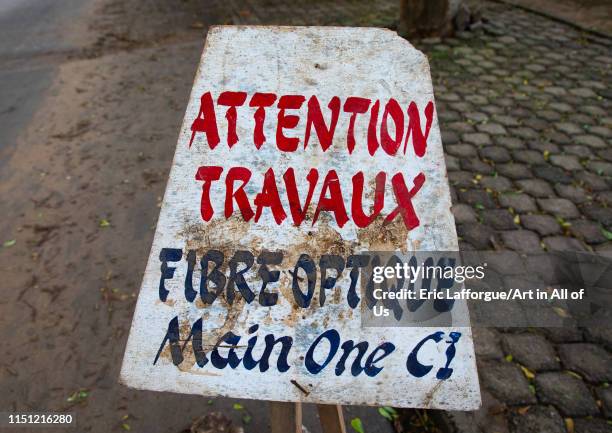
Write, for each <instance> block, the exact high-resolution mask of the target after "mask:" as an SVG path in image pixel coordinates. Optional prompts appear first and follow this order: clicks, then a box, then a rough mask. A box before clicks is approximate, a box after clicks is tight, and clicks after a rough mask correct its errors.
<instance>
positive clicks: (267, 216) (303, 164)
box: [121, 26, 480, 410]
mask: <svg viewBox="0 0 612 433" xmlns="http://www.w3.org/2000/svg"><path fill="white" fill-rule="evenodd" d="M457 248H458V245H457V236H456V233H455V226H454V220H453V217H452V214H451V212H450V196H449V188H448V182H447V178H446V168H445V164H444V156H443V152H442V144H441V141H440V132H439V128H438V119H437V115H436V113H435V106H434V98H433V89H432V83H431V78H430V73H429V66H428V62H427V59H426V57H425V56H424V55H423V54H422V53H420V52H419V51H417V50H416V49H414V48H413V47H412V46H411V45H410V44H409V43H408V42H407V41H405V40H403V39H401V38H399V37H398V36H397V35H396V34H395V33H393V32H391V31H387V30H381V29H372V28H326V27H231V26H230V27H214V28H212V29H211V30H210V31H209V33H208V36H207V40H206V46H205V48H204V52H203V54H202V59H201V62H200V66H199V68H198V71H197V74H196V77H195V83H194V85H193V89H192V93H191V97H190V99H189V104H188V107H187V112H186V114H185V119H184V122H183V126H182V128H181V131H180V136H179V139H178V145H177V149H176V154H175V157H174V162H173V165H172V170H171V173H170V179H169V181H168V185H167V188H166V193H165V196H164V201H163V205H162V208H161V213H160V217H159V222H158V224H157V230H156V233H155V239H154V241H153V246H152V249H151V254H150V257H149V261H148V264H147V268H146V272H145V275H144V280H143V283H142V287H141V290H140V294H139V297H138V303H137V306H136V312H135V315H134V320H133V324H132V329H131V332H130V337H129V340H128V344H127V349H126V353H125V358H124V362H123V367H122V371H121V380H122V381H123V383H125V384H127V385H128V386H131V387H135V388H139V389H150V390H158V391H172V392H179V393H189V394H201V395H207V396H212V395H223V396H231V397H241V398H253V399H265V400H277V401H303V402H317V403H334V404H362V405H393V406H398V407H430V408H443V409H454V410H470V409H475V408H477V407H478V406H479V404H480V394H479V386H478V379H477V374H476V366H475V360H474V350H473V343H472V337H471V332H470V329H469V327H459V328H450V327H447V328H416V327H412V328H407V327H385V328H380V327H378V328H375V327H362V324H361V315H362V309H363V308H364V302H363V299H362V296H361V294H360V291H359V290H358V288H359V287H360V286H361V283H359V282H358V281H356V280H357V279H358V278H359V274H360V272H359V270H360V266H362V265H363V263H361V262H360V261H361V260H362V259H363V256H362V255H360V252H363V251H368V250H378V251H396V250H397V251H414V250H429V251H434V250H446V251H455V250H457ZM463 307H465V305H463ZM462 314H467V311H466V310H465V308H464V309H463V313H462ZM451 333H452V334H451ZM411 354H412V356H410V355H411ZM440 377H441V378H442V379H440Z"/></svg>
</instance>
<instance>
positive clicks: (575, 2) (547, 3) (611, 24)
mask: <svg viewBox="0 0 612 433" xmlns="http://www.w3.org/2000/svg"><path fill="white" fill-rule="evenodd" d="M508 3H513V4H518V5H521V6H526V7H528V8H530V9H533V10H536V11H541V12H545V13H547V14H549V15H551V16H554V17H558V18H561V19H564V20H566V21H569V22H573V23H576V24H579V25H580V26H582V27H584V28H587V29H593V30H597V31H600V32H605V33H606V34H608V35H612V7H611V5H610V1H609V0H509V1H508Z"/></svg>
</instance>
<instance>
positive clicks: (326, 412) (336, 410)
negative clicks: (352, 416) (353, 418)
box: [317, 404, 346, 433]
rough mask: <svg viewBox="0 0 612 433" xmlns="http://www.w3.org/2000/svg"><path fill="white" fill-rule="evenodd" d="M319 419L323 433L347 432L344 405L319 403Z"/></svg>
mask: <svg viewBox="0 0 612 433" xmlns="http://www.w3.org/2000/svg"><path fill="white" fill-rule="evenodd" d="M317 409H318V410H319V419H320V420H321V428H322V429H323V433H346V427H345V426H344V415H343V414H342V406H340V405H339V404H318V405H317Z"/></svg>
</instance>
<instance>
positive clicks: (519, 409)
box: [516, 406, 530, 415]
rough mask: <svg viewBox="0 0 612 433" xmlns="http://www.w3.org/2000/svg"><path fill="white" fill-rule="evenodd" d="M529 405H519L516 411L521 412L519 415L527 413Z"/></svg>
mask: <svg viewBox="0 0 612 433" xmlns="http://www.w3.org/2000/svg"><path fill="white" fill-rule="evenodd" d="M529 409H530V408H529V406H524V407H519V408H518V409H517V410H516V411H517V412H518V413H519V415H525V414H526V413H527V412H529Z"/></svg>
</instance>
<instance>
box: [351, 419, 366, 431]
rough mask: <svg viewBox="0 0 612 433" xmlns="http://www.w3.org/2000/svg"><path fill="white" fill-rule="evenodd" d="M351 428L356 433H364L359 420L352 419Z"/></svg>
mask: <svg viewBox="0 0 612 433" xmlns="http://www.w3.org/2000/svg"><path fill="white" fill-rule="evenodd" d="M351 427H353V430H355V431H356V432H357V433H365V430H364V429H363V423H362V422H361V418H353V419H352V420H351Z"/></svg>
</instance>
